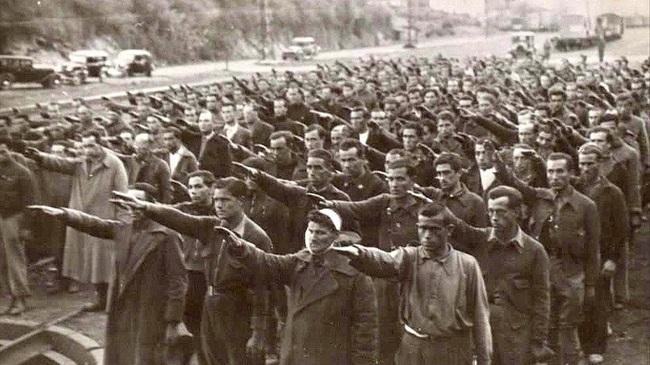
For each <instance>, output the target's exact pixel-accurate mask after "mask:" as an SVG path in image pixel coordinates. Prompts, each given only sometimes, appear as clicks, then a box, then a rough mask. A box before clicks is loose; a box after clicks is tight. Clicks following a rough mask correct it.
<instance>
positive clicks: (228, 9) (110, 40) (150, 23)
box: [0, 0, 391, 63]
mask: <svg viewBox="0 0 650 365" xmlns="http://www.w3.org/2000/svg"><path fill="white" fill-rule="evenodd" d="M262 1H264V3H265V6H266V9H267V11H266V23H267V24H268V26H267V29H268V30H267V32H266V34H267V43H266V44H267V53H270V54H273V53H274V52H276V53H277V52H278V50H279V48H280V47H281V45H282V44H286V43H287V42H288V40H289V39H291V38H292V37H293V36H298V35H309V36H314V37H315V38H316V39H317V41H318V42H319V44H320V45H321V46H322V47H323V48H324V49H340V48H347V47H356V46H372V45H378V44H379V43H380V42H381V40H382V39H384V38H385V37H388V36H389V34H390V30H391V22H390V12H389V11H388V9H386V8H384V7H383V6H380V5H375V3H376V2H375V3H372V2H370V1H366V0H331V1H327V2H325V1H322V0H0V53H27V54H35V55H38V54H41V53H44V52H47V53H48V54H49V55H50V56H51V55H55V56H56V55H57V54H59V55H60V56H61V57H63V56H64V55H65V54H67V52H69V51H70V50H73V49H79V48H101V49H106V50H109V51H113V50H117V49H127V48H146V49H148V50H150V51H151V52H152V53H153V54H154V55H155V56H156V57H157V59H159V60H161V61H163V62H164V63H186V62H195V61H201V60H216V59H235V58H244V57H257V56H259V54H260V53H259V51H260V49H261V47H262V36H261V35H262V31H261V24H262V19H263V17H262V16H261V14H262V12H260V2H262ZM55 58H56V57H55Z"/></svg>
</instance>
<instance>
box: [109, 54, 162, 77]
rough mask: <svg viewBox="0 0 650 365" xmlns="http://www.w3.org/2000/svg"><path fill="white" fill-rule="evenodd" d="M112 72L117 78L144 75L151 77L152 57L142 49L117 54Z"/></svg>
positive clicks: (152, 68)
mask: <svg viewBox="0 0 650 365" xmlns="http://www.w3.org/2000/svg"><path fill="white" fill-rule="evenodd" d="M113 66H114V68H113V71H114V73H117V74H118V75H119V76H121V77H123V76H129V77H131V76H133V75H135V74H145V75H147V76H148V77H151V73H152V72H153V70H154V68H155V67H154V64H153V57H152V56H151V53H149V51H145V50H143V49H127V50H124V51H122V52H120V53H118V54H117V57H116V58H115V60H114V61H113Z"/></svg>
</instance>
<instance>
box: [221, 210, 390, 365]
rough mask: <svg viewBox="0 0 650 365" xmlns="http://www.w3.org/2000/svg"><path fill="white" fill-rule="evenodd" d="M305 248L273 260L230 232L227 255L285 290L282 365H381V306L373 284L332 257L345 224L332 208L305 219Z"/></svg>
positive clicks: (334, 254)
mask: <svg viewBox="0 0 650 365" xmlns="http://www.w3.org/2000/svg"><path fill="white" fill-rule="evenodd" d="M307 220H308V224H307V229H306V230H305V232H304V233H303V240H304V246H305V248H304V249H302V250H300V251H299V252H297V253H294V254H289V255H273V254H268V253H265V252H263V251H262V250H259V249H257V248H255V247H254V246H253V245H251V244H250V243H248V242H245V240H242V239H240V238H239V237H237V236H236V235H235V234H233V233H231V232H227V233H226V234H227V237H226V241H227V242H228V250H229V251H230V252H231V253H232V255H233V256H235V257H237V258H238V259H239V261H240V262H241V264H243V265H244V266H245V267H246V268H248V269H250V270H253V271H255V273H256V274H257V275H256V278H259V279H258V280H263V281H264V284H267V283H269V282H270V283H273V284H276V285H281V286H282V285H284V286H285V287H286V288H287V309H288V310H287V313H288V314H287V320H286V324H285V327H284V335H283V336H282V342H281V345H280V364H281V365H290V364H301V365H333V364H337V365H374V364H377V360H378V358H377V353H378V351H377V350H378V345H377V304H376V302H375V301H374V300H373V299H374V298H373V297H374V289H373V286H372V282H371V281H370V279H369V278H368V277H367V276H365V275H363V274H362V273H360V272H358V271H357V270H356V269H354V268H353V267H351V266H350V265H349V263H348V261H349V260H348V259H346V258H345V257H343V256H341V255H339V254H337V253H336V252H334V249H333V248H334V245H335V241H337V240H340V239H341V229H342V219H341V216H339V215H338V214H337V213H336V212H335V211H333V210H331V209H321V210H313V211H310V212H309V213H308V214H307Z"/></svg>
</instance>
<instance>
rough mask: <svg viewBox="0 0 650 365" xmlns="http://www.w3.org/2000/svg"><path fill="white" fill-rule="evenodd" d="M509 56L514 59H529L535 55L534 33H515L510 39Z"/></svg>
mask: <svg viewBox="0 0 650 365" xmlns="http://www.w3.org/2000/svg"><path fill="white" fill-rule="evenodd" d="M511 44H512V46H511V47H510V54H512V57H514V58H523V57H531V56H532V55H534V54H535V52H536V50H535V33H533V32H516V33H513V34H512V37H511Z"/></svg>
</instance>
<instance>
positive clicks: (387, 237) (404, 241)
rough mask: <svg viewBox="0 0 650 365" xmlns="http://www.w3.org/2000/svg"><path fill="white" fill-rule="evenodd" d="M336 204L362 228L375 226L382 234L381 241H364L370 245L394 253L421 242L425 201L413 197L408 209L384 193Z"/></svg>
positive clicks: (338, 201)
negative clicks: (420, 224) (420, 212)
mask: <svg viewBox="0 0 650 365" xmlns="http://www.w3.org/2000/svg"><path fill="white" fill-rule="evenodd" d="M334 203H335V207H336V209H337V210H339V211H340V212H341V213H342V214H343V215H346V216H354V217H355V218H356V219H357V220H358V221H359V224H360V225H361V226H362V227H372V229H375V230H376V231H377V232H378V237H379V238H378V241H376V242H365V241H364V242H363V243H364V244H365V245H366V246H373V247H378V248H380V249H382V250H384V251H391V250H393V249H395V248H397V247H400V246H407V245H409V244H411V243H413V242H418V233H417V227H416V225H415V224H416V223H417V220H418V210H419V209H420V207H421V206H422V204H423V202H422V201H421V200H418V199H416V198H414V197H411V196H409V197H407V198H406V201H405V205H404V206H398V205H397V203H396V202H395V200H394V199H393V198H391V196H390V195H389V194H386V193H384V194H380V195H377V196H374V197H372V198H369V199H366V200H362V201H357V202H346V201H341V200H337V201H334Z"/></svg>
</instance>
